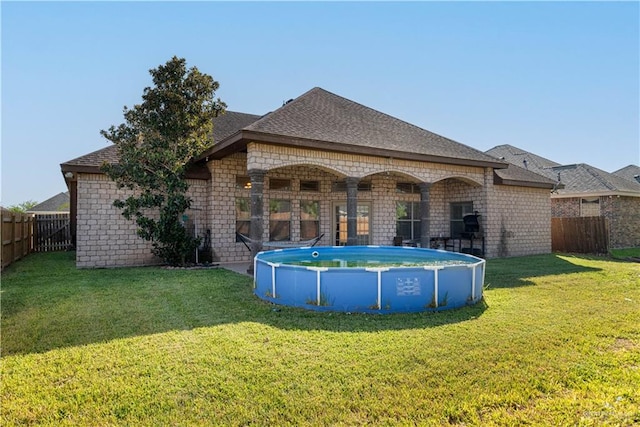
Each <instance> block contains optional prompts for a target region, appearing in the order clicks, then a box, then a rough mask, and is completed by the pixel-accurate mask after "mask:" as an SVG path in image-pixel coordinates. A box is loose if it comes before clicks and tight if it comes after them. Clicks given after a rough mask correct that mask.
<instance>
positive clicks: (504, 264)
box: [485, 253, 603, 288]
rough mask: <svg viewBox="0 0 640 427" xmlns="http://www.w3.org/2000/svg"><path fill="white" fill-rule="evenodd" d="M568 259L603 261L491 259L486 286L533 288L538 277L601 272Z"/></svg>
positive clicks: (560, 257)
mask: <svg viewBox="0 0 640 427" xmlns="http://www.w3.org/2000/svg"><path fill="white" fill-rule="evenodd" d="M566 258H575V260H576V261H577V262H579V260H603V258H602V257H597V256H591V255H569V254H557V253H556V254H545V255H532V256H525V257H514V258H500V259H490V260H488V261H487V273H486V276H485V285H486V286H488V287H490V288H517V287H520V286H531V285H533V284H534V282H533V280H532V279H534V278H536V277H543V276H553V275H561V274H575V273H584V272H588V271H599V269H597V268H593V267H585V266H582V265H579V264H577V263H574V262H571V260H570V259H569V260H568V259H566Z"/></svg>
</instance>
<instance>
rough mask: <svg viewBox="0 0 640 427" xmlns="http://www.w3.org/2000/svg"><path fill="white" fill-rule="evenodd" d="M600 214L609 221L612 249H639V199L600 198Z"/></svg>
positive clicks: (625, 197) (620, 197) (623, 197)
mask: <svg viewBox="0 0 640 427" xmlns="http://www.w3.org/2000/svg"><path fill="white" fill-rule="evenodd" d="M600 213H601V215H602V216H604V217H605V218H607V219H608V220H609V245H610V246H611V247H612V248H630V247H636V248H637V247H640V197H628V196H602V197H600Z"/></svg>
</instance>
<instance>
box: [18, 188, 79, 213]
mask: <svg viewBox="0 0 640 427" xmlns="http://www.w3.org/2000/svg"><path fill="white" fill-rule="evenodd" d="M27 212H28V213H36V212H69V192H68V191H66V192H64V193H60V194H56V195H55V196H53V197H51V198H48V199H47V200H45V201H44V202H42V203H38V204H37V205H35V206H34V207H32V208H31V209H29V210H28V211H27Z"/></svg>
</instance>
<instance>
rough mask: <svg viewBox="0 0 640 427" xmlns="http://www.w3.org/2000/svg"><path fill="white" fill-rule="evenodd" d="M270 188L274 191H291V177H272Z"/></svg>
mask: <svg viewBox="0 0 640 427" xmlns="http://www.w3.org/2000/svg"><path fill="white" fill-rule="evenodd" d="M269 190H272V191H290V190H291V180H290V179H276V178H271V179H270V180H269Z"/></svg>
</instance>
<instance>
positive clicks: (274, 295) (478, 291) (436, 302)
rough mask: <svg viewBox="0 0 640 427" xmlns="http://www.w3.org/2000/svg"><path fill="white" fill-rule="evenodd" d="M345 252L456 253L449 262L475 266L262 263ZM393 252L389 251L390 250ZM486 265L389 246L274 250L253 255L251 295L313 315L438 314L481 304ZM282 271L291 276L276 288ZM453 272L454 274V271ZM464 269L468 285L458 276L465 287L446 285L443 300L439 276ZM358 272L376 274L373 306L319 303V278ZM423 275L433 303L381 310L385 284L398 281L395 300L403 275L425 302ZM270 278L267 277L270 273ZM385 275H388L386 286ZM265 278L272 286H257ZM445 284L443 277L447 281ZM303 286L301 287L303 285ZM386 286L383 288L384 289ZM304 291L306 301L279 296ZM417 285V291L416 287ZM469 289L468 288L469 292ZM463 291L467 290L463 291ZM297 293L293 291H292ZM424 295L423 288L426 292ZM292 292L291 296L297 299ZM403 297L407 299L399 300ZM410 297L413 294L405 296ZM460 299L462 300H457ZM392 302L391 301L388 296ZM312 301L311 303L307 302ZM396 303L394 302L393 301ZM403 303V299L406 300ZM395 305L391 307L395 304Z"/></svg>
mask: <svg viewBox="0 0 640 427" xmlns="http://www.w3.org/2000/svg"><path fill="white" fill-rule="evenodd" d="M345 248H351V249H352V250H353V249H355V248H365V249H364V250H366V251H371V250H372V249H375V248H382V249H385V250H390V251H395V252H397V251H399V250H406V251H418V254H419V253H425V256H426V255H427V253H426V252H424V251H427V252H429V253H430V254H438V255H437V256H439V257H444V256H446V255H444V254H454V255H452V257H454V258H457V259H461V258H463V259H468V260H471V261H475V262H470V263H466V264H454V265H437V266H433V265H424V266H381V267H316V266H304V265H292V264H287V263H286V262H272V261H267V260H263V259H261V257H262V256H265V255H266V256H267V257H271V256H274V255H277V254H278V253H282V252H286V253H287V254H289V253H291V251H302V250H307V251H305V252H308V251H309V250H311V251H313V252H312V253H313V254H316V255H315V256H317V253H318V252H317V251H318V250H320V251H322V250H336V252H337V256H339V252H340V250H344V249H345ZM390 248H393V249H390ZM411 255H412V256H415V255H416V252H413V253H411ZM485 265H486V261H485V260H484V259H482V258H478V257H475V256H473V255H468V254H460V253H452V252H447V251H442V250H434V249H420V248H412V247H387V246H358V247H349V246H347V247H345V246H333V247H327V246H324V247H320V248H317V247H316V248H311V247H308V248H297V249H277V250H273V251H263V252H260V253H258V254H257V255H256V257H255V259H254V281H253V284H254V293H255V294H256V295H257V296H258V297H259V298H261V299H263V300H265V301H269V302H272V303H275V304H281V305H287V306H295V307H302V308H306V309H310V310H316V311H348V312H364V313H394V312H417V311H439V310H445V309H451V308H457V307H461V306H465V305H473V304H476V303H477V302H479V301H480V300H482V290H483V286H484V275H485ZM266 267H268V269H269V270H270V272H268V271H264V270H263V268H266ZM284 269H286V270H287V271H288V270H291V272H290V274H289V275H290V276H291V275H293V276H292V277H289V280H290V282H289V283H278V280H277V278H278V272H279V271H283V273H284V272H285V270H284ZM454 270H455V272H453V271H454ZM464 270H467V271H468V270H471V277H470V280H469V281H467V277H466V276H467V274H464V273H463V274H462V276H463V277H462V279H463V280H462V281H464V283H456V284H454V285H451V284H449V286H447V288H448V289H447V290H446V292H445V296H444V299H442V298H441V287H442V286H444V285H443V284H441V276H442V275H447V274H449V273H450V272H452V273H451V274H453V276H454V277H456V276H460V275H461V274H460V272H461V271H464ZM346 271H348V272H361V273H363V274H365V273H375V274H376V276H377V277H376V281H375V282H376V285H377V289H376V291H377V292H376V301H375V303H374V304H372V305H368V306H367V305H366V304H363V305H355V306H354V305H348V304H342V306H341V305H340V304H327V301H323V293H322V290H323V278H327V279H329V280H330V279H331V275H332V273H344V272H346ZM427 271H431V272H433V276H432V277H433V288H432V294H431V298H429V302H428V303H423V304H418V305H416V304H415V301H413V302H412V303H411V304H406V303H405V309H402V308H395V307H394V308H391V307H390V306H389V305H390V303H388V302H387V303H386V304H385V305H384V306H383V294H387V297H388V299H389V295H391V294H390V293H389V292H390V289H389V288H392V287H393V285H392V284H391V285H390V284H389V281H391V283H393V282H394V280H393V278H394V277H395V278H396V281H397V291H396V292H397V295H396V296H395V297H397V296H398V295H400V292H401V291H400V288H401V284H400V282H401V280H402V279H401V278H400V276H401V275H402V274H404V273H406V274H409V275H410V276H406V277H407V278H409V277H411V278H412V279H409V280H410V281H411V280H414V281H415V283H417V284H418V285H414V286H412V285H410V286H409V287H410V290H411V289H413V292H414V293H415V292H417V295H418V296H420V297H421V298H420V301H422V302H424V301H425V298H424V296H423V295H422V292H421V289H423V288H424V287H422V286H421V285H420V278H422V279H426V280H425V282H429V277H428V276H424V273H426V272H427ZM419 272H422V273H421V275H420V276H416V275H417V274H418V273H419ZM269 273H270V274H269ZM310 273H311V274H313V275H314V276H315V279H313V278H311V277H310ZM385 276H391V277H390V278H389V279H388V280H387V281H386V282H385V278H386V277H385ZM265 277H268V278H269V279H270V280H268V281H269V282H270V283H269V284H265V283H259V281H261V280H264V278H265ZM445 279H446V278H445ZM302 282H304V283H302ZM309 282H315V283H314V284H313V285H314V286H313V288H315V295H312V294H311V290H310V288H311V284H310V283H309ZM385 285H386V288H385ZM282 286H285V287H287V288H285V290H284V291H283V290H282ZM297 286H304V287H306V291H307V292H306V294H305V295H306V297H305V300H304V302H303V301H300V300H297V299H295V298H294V299H293V300H285V301H282V300H280V296H281V295H282V294H285V293H286V292H287V291H289V290H290V289H288V288H290V287H297ZM327 286H328V285H327V284H326V283H324V287H325V288H326V287H327ZM342 286H352V287H353V289H356V287H357V286H359V285H358V284H355V285H353V284H352V283H345V284H344V285H342ZM416 286H419V287H420V288H416ZM469 288H470V289H469ZM465 289H466V291H465ZM296 290H297V289H296ZM425 290H426V289H425ZM452 291H455V292H457V293H456V295H455V297H456V301H455V302H454V303H453V304H448V303H447V299H448V293H449V292H452ZM295 293H296V292H294V294H295ZM402 296H407V295H402ZM409 296H411V295H409ZM461 296H462V297H463V298H462V299H461ZM391 297H392V298H393V297H394V296H393V295H391ZM311 301H313V303H312V302H311ZM394 301H395V300H394ZM405 301H406V299H405ZM394 305H395V303H394Z"/></svg>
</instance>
